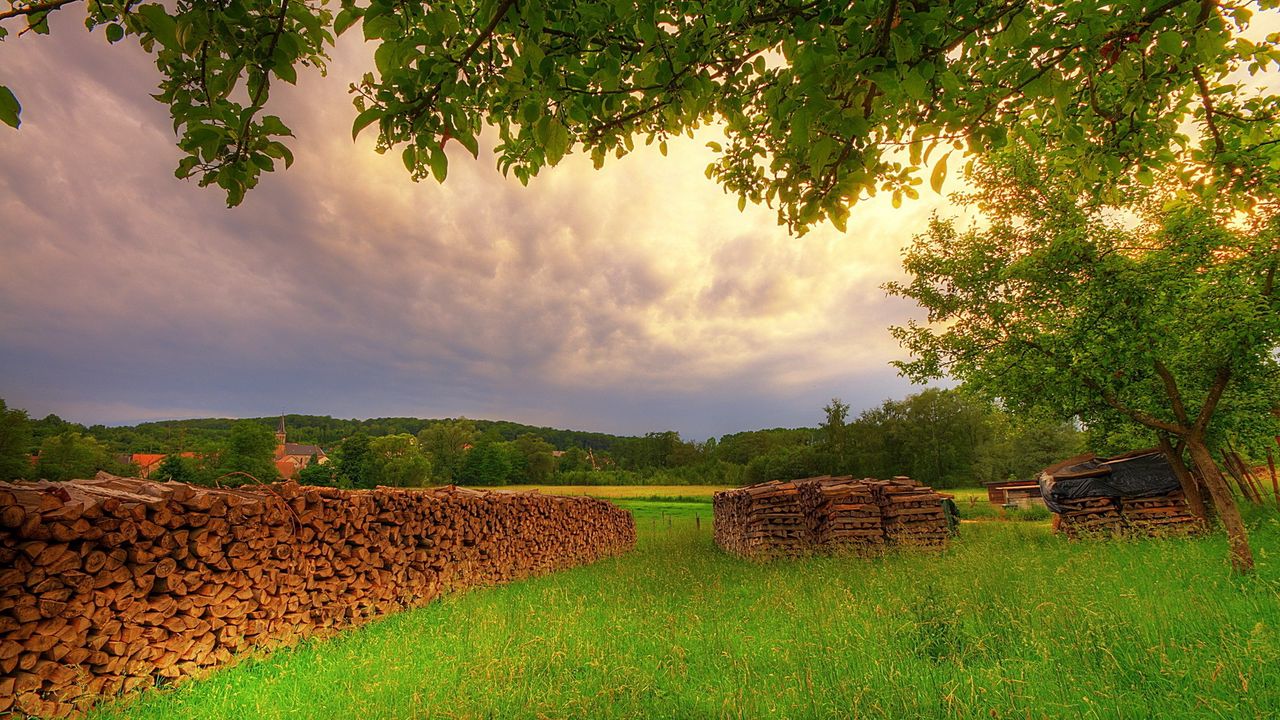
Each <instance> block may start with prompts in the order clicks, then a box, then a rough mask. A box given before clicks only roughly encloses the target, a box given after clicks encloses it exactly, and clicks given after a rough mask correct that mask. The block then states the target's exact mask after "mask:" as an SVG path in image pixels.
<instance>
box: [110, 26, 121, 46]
mask: <svg viewBox="0 0 1280 720" xmlns="http://www.w3.org/2000/svg"><path fill="white" fill-rule="evenodd" d="M123 39H124V28H123V27H121V26H120V25H119V24H117V23H111V24H110V25H108V26H107V42H109V43H118V42H120V41H121V40H123Z"/></svg>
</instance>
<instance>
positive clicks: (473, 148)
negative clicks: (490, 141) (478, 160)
mask: <svg viewBox="0 0 1280 720" xmlns="http://www.w3.org/2000/svg"><path fill="white" fill-rule="evenodd" d="M453 139H454V140H457V141H458V143H459V144H461V145H462V147H464V148H466V149H467V152H469V153H471V157H473V158H474V157H479V156H480V141H479V140H478V139H477V138H476V136H475V135H472V134H471V133H468V132H462V131H460V130H459V131H455V132H454V135H453Z"/></svg>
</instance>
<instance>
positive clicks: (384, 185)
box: [0, 10, 952, 438]
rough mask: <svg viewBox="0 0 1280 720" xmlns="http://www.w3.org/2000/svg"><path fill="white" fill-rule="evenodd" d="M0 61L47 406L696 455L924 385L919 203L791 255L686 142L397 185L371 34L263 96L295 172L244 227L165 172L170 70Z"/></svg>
mask: <svg viewBox="0 0 1280 720" xmlns="http://www.w3.org/2000/svg"><path fill="white" fill-rule="evenodd" d="M78 12H80V11H78V10H77V11H63V12H59V13H55V14H54V17H53V33H52V35H50V36H48V37H23V38H18V39H14V38H10V40H9V41H6V42H5V43H4V44H3V45H0V61H2V64H0V68H3V78H2V79H3V82H5V84H8V85H9V86H10V87H12V88H13V89H14V91H15V92H16V93H17V95H18V97H19V98H20V99H21V100H22V102H23V107H24V113H23V120H24V122H23V127H22V129H21V130H20V131H11V130H9V129H7V128H3V127H0V256H2V257H3V262H0V397H3V398H4V399H5V400H6V401H7V402H8V403H9V404H10V406H16V407H21V408H25V409H27V410H28V411H29V412H31V414H32V415H34V416H42V415H44V414H46V413H48V412H55V413H57V414H59V415H61V416H63V417H65V418H67V419H71V420H75V421H79V422H84V423H98V422H102V423H132V422H137V421H142V420H151V419H164V418H181V417H196V416H257V415H269V414H273V413H279V412H295V413H315V414H328V415H334V416H340V417H378V416H388V415H408V416H418V417H445V416H458V415H466V416H469V417H479V418H493V419H499V418H504V419H512V420H517V421H521V422H527V423H533V424H539V425H552V426H557V427H571V428H582V429H592V430H600V431H606V432H618V433H643V432H646V431H650V430H664V429H674V430H678V431H680V432H681V433H682V434H684V435H685V436H686V437H694V438H705V437H708V436H711V435H721V434H724V433H728V432H735V431H738V430H747V429H755V428H760V427H775V426H795V425H812V424H815V423H817V422H818V421H819V419H820V418H821V408H822V405H823V404H824V403H825V402H826V401H827V400H828V399H830V398H831V397H833V396H839V397H842V398H843V399H845V400H846V401H847V402H849V403H850V404H851V405H852V406H853V408H854V409H855V410H858V409H861V408H865V407H869V406H872V405H876V404H878V403H879V402H881V401H882V400H884V399H886V398H889V397H901V396H903V395H905V394H906V393H908V392H911V391H913V388H912V387H911V386H910V385H909V384H908V383H907V382H906V381H905V380H903V379H901V378H899V377H897V375H896V372H895V371H894V369H893V368H891V367H890V366H889V364H888V363H889V361H891V360H893V359H897V358H900V357H902V351H901V350H900V349H899V348H898V347H897V344H896V343H895V341H894V340H893V339H892V338H891V337H890V335H889V332H888V329H887V328H888V326H890V325H892V324H899V323H902V322H904V321H906V320H907V319H908V318H910V317H918V316H920V315H921V311H920V310H919V309H918V308H915V307H914V306H913V305H911V304H910V303H909V302H907V301H904V300H901V299H896V298H889V297H886V295H885V293H884V291H883V290H882V289H881V286H882V284H883V283H884V282H886V281H888V280H891V279H894V278H895V277H897V276H898V275H899V274H900V272H901V270H900V268H899V260H900V257H901V249H902V247H903V245H904V244H905V243H906V242H908V241H909V240H910V238H911V237H912V235H914V234H916V233H918V232H920V231H922V230H923V229H924V226H925V224H926V222H927V220H928V218H929V216H930V214H931V213H932V212H934V211H935V210H939V209H942V210H943V211H944V212H952V211H951V210H949V209H947V206H946V202H945V200H944V199H943V198H941V197H940V196H937V195H935V194H933V193H932V192H930V191H928V190H926V191H925V192H924V193H922V196H921V199H920V200H918V201H914V202H909V203H907V204H905V205H904V206H903V207H902V208H900V209H897V210H895V209H892V208H891V207H890V205H889V201H888V198H887V197H880V198H877V199H875V200H872V201H868V202H864V203H860V204H859V205H858V206H857V207H856V208H855V214H854V217H853V219H852V221H851V222H850V224H849V231H848V233H845V234H842V233H839V232H837V231H836V230H834V229H832V228H830V227H819V228H817V229H816V230H814V231H813V232H811V233H809V234H808V235H806V236H804V237H801V238H796V237H792V236H789V235H788V234H787V232H786V230H785V228H782V227H779V226H778V225H777V222H776V216H775V214H774V212H773V211H772V210H769V209H768V208H763V207H754V206H748V208H747V209H746V211H745V212H739V211H738V209H737V198H736V197H735V196H730V195H726V194H724V193H723V191H722V190H721V189H720V188H719V187H718V186H717V185H715V184H713V183H712V182H710V181H708V180H707V179H706V178H705V177H704V176H703V172H702V171H703V168H704V167H705V166H706V164H707V162H708V161H709V160H710V158H711V153H710V151H709V150H707V149H705V147H704V144H705V142H706V141H707V140H708V139H714V137H715V135H714V131H712V130H707V131H706V133H707V134H706V135H705V136H700V137H698V138H697V139H684V140H676V141H673V142H672V143H671V144H670V151H669V153H668V156H667V157H662V156H661V155H659V153H658V152H657V150H656V148H646V149H643V150H640V151H638V152H636V153H635V154H633V155H631V156H629V157H627V158H625V159H623V160H621V161H611V162H610V163H609V164H607V165H606V166H605V168H604V169H603V170H600V171H597V170H594V169H593V168H592V167H591V163H590V161H589V160H588V159H587V158H586V157H584V156H581V155H573V156H570V157H568V158H566V160H565V161H564V162H562V163H561V165H560V166H558V167H556V168H552V169H548V170H545V171H543V172H542V173H541V174H540V175H539V177H538V178H536V179H535V180H534V181H533V182H532V183H531V185H530V186H529V187H527V188H525V187H522V186H521V185H520V184H519V183H518V182H517V181H515V180H514V179H506V178H503V177H502V175H501V174H500V173H499V172H498V171H497V170H496V169H495V167H494V162H493V158H492V157H491V156H489V155H487V154H485V153H484V152H482V153H481V156H480V159H479V160H473V159H471V157H470V156H469V155H467V154H466V153H465V151H462V150H461V148H458V147H457V144H456V143H453V144H451V145H450V147H451V151H450V159H451V163H450V169H449V178H448V181H447V182H446V183H445V184H444V185H443V186H441V185H438V184H436V183H435V182H433V181H427V182H422V183H413V182H412V181H411V180H409V178H408V176H407V174H406V173H405V171H404V168H403V167H402V166H401V164H400V161H399V159H398V154H395V153H392V154H389V155H386V156H379V155H377V154H376V153H374V152H373V134H374V133H372V132H368V133H366V134H365V136H364V137H362V138H361V140H360V141H359V142H356V143H352V141H351V134H350V126H351V120H352V118H353V116H354V110H353V108H352V106H351V102H350V97H349V95H348V94H347V86H348V84H349V83H350V82H351V81H353V80H355V79H356V78H358V76H359V75H360V74H361V73H363V72H364V71H365V70H366V68H367V67H368V65H369V63H368V60H367V55H368V52H369V51H368V50H367V48H366V47H364V46H363V45H362V43H361V42H360V40H359V33H349V34H348V35H346V36H344V37H343V38H342V40H341V41H340V43H339V47H338V49H337V50H336V52H335V53H334V61H333V63H332V65H331V66H330V71H329V76H328V77H326V78H322V77H320V76H319V75H318V74H317V73H315V72H313V71H312V72H304V73H303V74H302V75H301V77H300V80H299V83H298V86H297V87H288V86H283V84H279V83H278V84H277V85H276V86H273V106H272V108H271V110H272V111H273V112H275V113H276V114H279V115H280V116H282V118H283V119H284V120H285V122H286V123H288V124H290V126H291V127H292V128H293V130H294V133H295V134H296V135H297V139H296V140H294V141H293V142H292V147H293V149H294V152H295V155H296V162H295V163H294V165H293V167H292V168H291V169H290V170H289V171H287V172H277V173H272V174H268V175H264V179H263V181H262V183H261V185H260V186H259V187H258V189H257V190H255V191H253V192H251V193H250V194H249V195H248V197H247V199H246V200H245V202H244V203H243V205H241V206H240V207H238V208H235V209H231V210H229V209H227V208H225V206H224V200H223V196H222V194H221V193H220V192H219V191H217V190H216V189H201V188H199V187H197V186H196V185H195V184H194V183H192V182H185V181H179V180H176V179H175V178H174V177H173V168H174V167H175V165H176V163H177V159H178V157H179V152H178V150H177V149H176V148H175V147H174V137H173V134H172V126H171V123H170V121H169V118H168V113H167V108H165V107H164V106H162V105H161V104H159V103H157V102H155V101H154V100H152V99H151V98H150V96H149V94H150V93H152V92H154V91H155V83H156V81H157V75H156V73H155V70H154V67H153V66H152V65H151V62H150V60H149V59H148V58H147V57H146V56H145V55H144V54H143V53H142V52H141V51H140V50H139V49H138V48H137V47H135V46H129V45H128V44H127V43H122V44H121V45H120V46H109V45H108V44H107V43H106V41H105V38H104V37H103V35H102V33H100V32H99V33H95V34H93V35H87V34H86V33H85V32H84V29H83V25H82V24H81V17H82V16H79V15H77V13H78Z"/></svg>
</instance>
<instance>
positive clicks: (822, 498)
mask: <svg viewBox="0 0 1280 720" xmlns="http://www.w3.org/2000/svg"><path fill="white" fill-rule="evenodd" d="M714 511H715V540H716V543H717V544H718V545H720V547H722V548H724V549H725V550H726V551H728V552H730V553H733V554H735V555H741V556H744V557H752V558H768V557H777V556H798V555H806V554H811V553H836V552H848V551H854V552H875V551H878V550H880V549H881V548H883V547H884V546H886V545H896V546H907V545H910V546H917V547H943V546H945V545H946V542H947V537H948V528H947V521H946V516H945V514H944V511H943V508H942V496H941V495H939V494H938V493H936V492H934V491H933V490H932V489H930V488H928V487H924V486H921V485H919V484H917V483H915V482H913V481H911V480H910V479H908V478H894V479H893V480H872V479H864V480H855V479H854V478H852V477H831V476H822V477H814V478H806V479H804V480H794V481H772V482H766V483H760V484H758V485H751V486H748V487H745V488H738V489H736V490H726V491H722V492H718V493H716V494H715V497H714Z"/></svg>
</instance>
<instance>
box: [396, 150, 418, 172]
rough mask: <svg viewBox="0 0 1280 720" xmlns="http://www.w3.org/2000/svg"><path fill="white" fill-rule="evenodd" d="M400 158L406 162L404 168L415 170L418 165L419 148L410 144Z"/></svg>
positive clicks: (410, 170)
mask: <svg viewBox="0 0 1280 720" xmlns="http://www.w3.org/2000/svg"><path fill="white" fill-rule="evenodd" d="M400 159H401V160H402V161H403V162H404V169H405V170H408V171H409V172H413V171H414V168H416V167H417V166H418V148H416V147H414V146H413V145H409V146H408V147H406V148H405V149H404V152H402V153H400Z"/></svg>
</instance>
